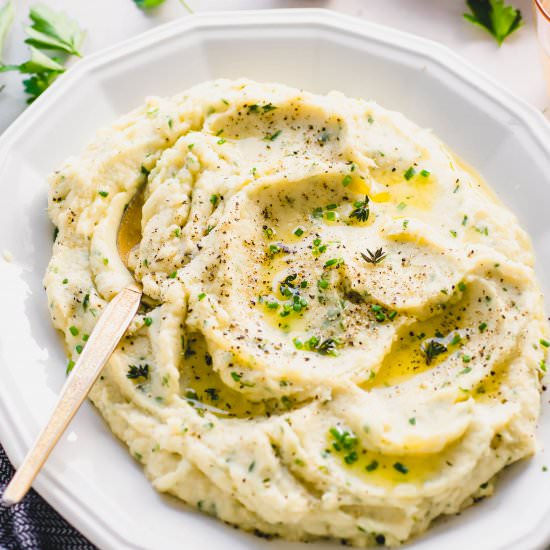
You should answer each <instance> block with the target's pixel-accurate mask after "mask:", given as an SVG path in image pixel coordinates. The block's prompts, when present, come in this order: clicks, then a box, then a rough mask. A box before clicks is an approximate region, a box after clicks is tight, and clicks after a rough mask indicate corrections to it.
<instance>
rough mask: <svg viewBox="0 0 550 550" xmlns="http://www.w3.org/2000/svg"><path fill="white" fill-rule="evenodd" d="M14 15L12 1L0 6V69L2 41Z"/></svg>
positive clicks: (6, 34)
mask: <svg viewBox="0 0 550 550" xmlns="http://www.w3.org/2000/svg"><path fill="white" fill-rule="evenodd" d="M14 15H15V4H14V3H13V0H8V2H7V3H6V4H5V5H4V6H2V8H1V9H0V67H1V66H2V51H3V49H4V41H5V40H6V37H7V36H8V32H9V30H10V27H11V25H12V23H13V16H14Z"/></svg>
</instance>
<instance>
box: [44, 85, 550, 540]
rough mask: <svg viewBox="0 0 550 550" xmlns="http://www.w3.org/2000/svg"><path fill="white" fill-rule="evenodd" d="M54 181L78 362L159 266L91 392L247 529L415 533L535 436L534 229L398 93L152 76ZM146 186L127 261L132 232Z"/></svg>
mask: <svg viewBox="0 0 550 550" xmlns="http://www.w3.org/2000/svg"><path fill="white" fill-rule="evenodd" d="M50 181H51V191H50V197H49V199H50V200H49V212H50V216H51V218H52V220H53V222H54V224H55V225H56V226H57V227H58V228H59V234H58V237H57V240H56V242H55V245H54V251H53V257H52V259H51V262H50V265H49V268H48V271H47V274H46V277H45V283H46V287H47V294H48V299H49V305H50V311H51V316H52V319H53V322H54V324H55V326H56V327H57V328H58V329H59V330H61V331H63V333H64V335H65V339H66V343H67V346H68V350H69V353H70V357H71V360H70V363H69V368H70V367H72V366H73V364H74V363H73V362H74V361H76V359H77V357H78V354H79V353H80V352H81V351H82V348H83V346H85V345H86V340H87V335H89V334H90V333H91V331H92V330H93V327H94V324H95V323H96V322H97V320H98V318H99V316H100V315H101V312H102V310H103V308H104V307H105V305H106V303H107V302H108V301H109V300H110V299H111V298H112V297H113V296H114V295H115V294H116V292H118V291H119V290H121V288H123V286H124V285H126V284H128V283H130V282H131V281H132V280H133V277H135V279H136V280H137V281H139V282H140V283H141V284H142V285H143V289H144V293H145V297H144V300H143V305H142V308H141V310H140V312H139V314H138V315H137V316H136V318H135V320H134V321H133V323H132V325H131V327H130V329H129V331H128V333H127V334H126V336H125V337H124V338H123V340H122V341H121V343H120V345H119V347H118V349H117V350H116V351H115V353H114V355H113V357H112V359H111V361H110V362H109V364H108V366H107V367H106V368H105V370H104V373H103V375H102V376H101V378H100V379H99V380H98V382H97V383H96V385H95V386H94V388H93V391H92V393H91V399H92V401H93V402H94V404H95V405H96V406H97V408H98V409H99V410H100V411H101V413H102V415H103V416H104V417H105V419H106V420H107V422H108V423H109V425H110V427H111V429H112V430H113V432H114V433H115V434H116V435H117V436H118V437H119V438H120V439H122V440H123V441H124V442H126V444H127V445H128V447H129V450H130V452H131V453H132V455H133V456H134V457H135V458H136V459H137V460H139V461H140V462H141V463H142V464H143V466H144V469H145V472H146V474H147V476H148V478H149V479H150V480H151V481H152V483H153V484H154V486H155V487H156V488H157V489H158V490H159V491H165V492H168V493H171V494H173V495H175V496H177V497H179V498H181V499H182V500H184V501H185V502H187V503H189V504H190V505H192V506H196V507H197V508H199V509H201V510H203V511H204V512H206V513H208V514H212V515H215V516H217V517H219V518H221V519H222V520H224V521H227V522H231V523H233V524H235V525H238V526H240V527H242V528H243V529H246V530H256V531H257V532H261V533H264V534H268V535H280V536H282V537H285V538H289V539H311V538H316V537H335V538H338V539H346V540H347V541H349V542H351V543H353V544H357V545H360V546H361V545H362V546H366V545H369V544H380V545H382V544H387V545H396V544H398V543H400V542H403V541H405V540H407V539H408V538H409V537H411V536H413V535H416V534H418V533H420V532H422V531H423V530H425V529H426V528H427V527H428V526H429V524H430V522H431V521H432V520H433V519H434V518H436V517H437V516H439V515H442V514H454V513H456V512H458V511H459V510H461V509H462V508H464V507H465V506H468V505H470V504H471V503H472V502H473V501H474V500H475V499H477V498H480V497H482V496H486V495H489V494H490V493H491V492H492V490H493V480H494V476H495V474H497V473H498V472H499V471H500V470H501V469H502V468H504V467H505V466H506V465H508V464H511V463H512V462H514V461H516V460H518V459H521V458H523V457H526V456H529V455H531V454H532V453H533V452H534V451H535V449H536V441H535V424H536V421H537V417H538V414H539V392H540V388H541V384H540V377H541V375H542V372H543V371H544V370H546V366H545V353H546V348H547V347H548V345H549V343H548V340H547V339H548V331H547V326H546V322H545V319H544V312H543V301H542V297H541V291H540V288H539V286H538V284H537V281H536V279H535V275H534V272H533V253H532V249H531V245H530V242H529V239H528V237H527V236H526V234H525V233H524V231H522V229H521V228H520V227H519V225H518V223H517V220H516V218H515V216H514V215H513V214H512V213H511V212H510V211H509V210H507V209H506V208H505V207H503V206H502V205H501V204H500V203H499V202H498V201H497V200H496V199H495V197H494V196H493V195H492V194H491V192H490V191H489V190H488V189H487V188H485V187H484V186H483V185H482V184H481V183H480V181H479V180H478V179H477V178H476V177H475V175H474V174H472V172H471V171H469V170H468V169H467V168H465V167H464V166H462V165H461V164H460V163H459V162H457V160H456V159H455V158H454V157H453V156H452V154H451V153H450V152H449V151H448V149H446V147H445V146H444V145H443V144H442V143H441V142H440V141H439V140H438V139H437V138H436V137H434V136H433V134H432V133H431V132H430V131H427V130H423V129H421V128H419V127H418V126H416V125H415V124H413V123H412V122H410V121H409V120H407V119H406V118H405V117H404V116H402V115H401V114H399V113H395V112H391V111H387V110H386V109H384V108H382V107H380V106H379V105H377V104H375V103H373V102H367V101H362V100H357V99H350V98H347V97H345V96H344V95H342V94H340V93H336V92H332V93H330V94H328V95H326V96H319V95H313V94H310V93H307V92H304V91H302V90H298V89H293V88H289V87H286V86H282V85H278V84H258V83H255V82H251V81H248V80H237V81H229V80H219V81H214V82H207V83H205V84H202V85H199V86H196V87H194V88H192V89H190V90H188V91H186V92H184V93H182V94H180V95H177V96H175V97H173V98H168V99H162V98H156V97H153V98H149V99H148V100H147V103H146V105H145V106H144V107H142V108H140V109H137V110H135V111H133V112H132V113H130V114H128V115H127V116H125V117H123V118H120V119H119V120H118V121H116V122H115V123H114V124H113V125H112V126H111V127H109V128H106V129H104V130H102V131H101V132H100V133H99V134H98V135H97V137H96V138H95V140H94V141H93V142H92V143H91V145H89V146H88V147H87V149H86V150H85V151H84V152H83V153H82V155H80V156H79V157H76V158H71V159H69V160H67V161H66V162H65V164H64V165H63V166H62V167H61V168H60V170H58V171H57V172H55V173H54V174H53V175H52V177H51V180H50ZM142 187H144V201H143V204H142V205H141V204H138V207H137V210H136V212H137V215H138V218H139V211H140V210H141V215H142V220H141V229H142V238H141V242H140V244H139V245H138V246H137V247H135V248H134V249H133V250H131V251H130V253H129V264H130V267H131V271H132V273H130V272H129V271H128V270H127V269H126V268H125V267H124V264H123V263H122V261H121V258H120V256H119V253H118V250H117V246H116V237H117V230H118V227H119V224H120V220H121V217H122V215H123V212H124V210H125V207H127V205H128V204H129V202H130V200H131V199H132V197H133V196H134V195H135V194H136V193H137V192H138V191H139V190H140V189H141V188H142ZM134 209H136V207H135V204H134ZM123 252H124V251H123Z"/></svg>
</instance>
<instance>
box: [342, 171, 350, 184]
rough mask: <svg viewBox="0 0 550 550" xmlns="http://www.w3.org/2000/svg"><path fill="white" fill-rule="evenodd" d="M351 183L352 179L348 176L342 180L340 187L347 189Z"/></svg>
mask: <svg viewBox="0 0 550 550" xmlns="http://www.w3.org/2000/svg"><path fill="white" fill-rule="evenodd" d="M351 182H352V177H351V176H350V175H349V174H348V175H347V176H344V177H343V178H342V185H343V186H344V187H347V186H348V185H349V184H350V183H351Z"/></svg>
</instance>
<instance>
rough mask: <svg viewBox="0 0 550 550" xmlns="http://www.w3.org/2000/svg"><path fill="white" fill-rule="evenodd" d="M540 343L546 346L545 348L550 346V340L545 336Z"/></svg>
mask: <svg viewBox="0 0 550 550" xmlns="http://www.w3.org/2000/svg"><path fill="white" fill-rule="evenodd" d="M540 345H541V346H544V347H545V348H549V347H550V342H549V341H548V340H544V339H543V338H541V339H540Z"/></svg>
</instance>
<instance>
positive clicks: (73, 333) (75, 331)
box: [69, 326, 78, 336]
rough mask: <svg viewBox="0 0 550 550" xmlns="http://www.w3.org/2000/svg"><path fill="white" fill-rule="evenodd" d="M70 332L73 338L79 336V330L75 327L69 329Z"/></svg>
mask: <svg viewBox="0 0 550 550" xmlns="http://www.w3.org/2000/svg"><path fill="white" fill-rule="evenodd" d="M69 332H70V333H71V334H72V335H73V336H78V329H77V328H76V327H75V326H72V327H69Z"/></svg>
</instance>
